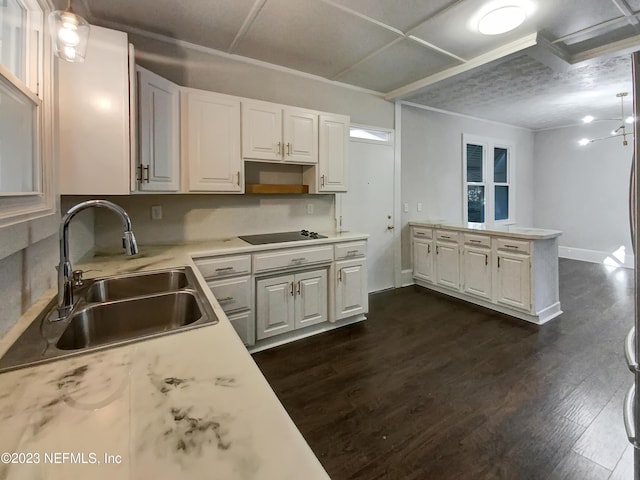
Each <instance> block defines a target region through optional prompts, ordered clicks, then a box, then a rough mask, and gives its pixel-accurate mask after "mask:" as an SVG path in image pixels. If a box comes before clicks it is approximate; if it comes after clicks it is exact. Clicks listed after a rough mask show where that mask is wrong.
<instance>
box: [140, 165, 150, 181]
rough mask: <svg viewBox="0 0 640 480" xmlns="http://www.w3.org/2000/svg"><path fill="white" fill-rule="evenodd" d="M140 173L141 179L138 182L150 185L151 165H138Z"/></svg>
mask: <svg viewBox="0 0 640 480" xmlns="http://www.w3.org/2000/svg"><path fill="white" fill-rule="evenodd" d="M138 172H139V174H140V177H139V178H138V182H140V183H143V182H147V183H149V165H142V164H139V165H138ZM144 172H146V174H147V175H146V177H145V176H144Z"/></svg>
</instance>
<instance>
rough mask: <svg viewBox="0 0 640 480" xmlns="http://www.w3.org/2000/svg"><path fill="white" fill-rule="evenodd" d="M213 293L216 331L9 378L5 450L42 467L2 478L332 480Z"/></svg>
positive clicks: (188, 252) (222, 246)
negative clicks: (27, 456)
mask: <svg viewBox="0 0 640 480" xmlns="http://www.w3.org/2000/svg"><path fill="white" fill-rule="evenodd" d="M365 238H367V235H362V234H357V233H342V234H338V235H332V236H330V238H328V239H319V240H307V241H299V242H287V243H280V244H269V245H259V246H251V245H248V244H247V243H245V242H243V241H242V240H239V239H237V238H235V239H230V240H227V241H211V242H200V243H197V244H185V245H166V246H161V245H158V246H141V247H140V254H138V255H137V256H135V257H126V256H124V255H121V254H118V255H114V254H108V253H107V254H104V255H101V254H98V255H97V256H95V257H93V258H90V259H86V261H83V262H81V263H79V264H78V265H74V268H81V269H83V270H85V271H86V272H87V273H86V277H87V278H90V277H101V276H105V275H112V274H116V273H123V272H131V271H142V270H155V269H159V268H167V267H175V266H182V265H189V266H191V267H194V263H193V260H192V257H193V256H206V255H207V254H209V255H217V254H233V253H241V252H251V251H256V250H269V249H277V248H289V247H298V246H309V245H314V244H326V243H334V242H338V241H349V240H362V239H365ZM194 271H195V274H196V276H197V277H198V281H199V282H200V283H201V285H205V286H206V283H205V281H204V279H203V278H202V276H201V274H200V273H199V272H198V271H197V270H196V269H194ZM203 290H204V292H205V294H206V295H207V298H208V300H209V301H210V302H211V305H212V306H213V309H214V312H215V313H216V315H217V316H218V318H219V319H220V321H219V323H217V324H213V325H208V326H205V327H202V328H197V329H194V330H189V331H186V332H181V333H176V334H173V335H167V336H164V337H160V338H155V339H151V340H148V341H141V342H138V343H134V344H130V345H125V346H121V347H116V348H112V349H108V350H104V351H100V352H96V353H93V354H86V355H80V356H77V357H73V358H68V359H64V360H59V361H54V362H51V363H46V364H43V365H38V366H35V367H30V368H24V369H21V370H15V371H11V372H7V373H4V374H1V375H0V422H2V435H0V452H15V453H25V454H28V453H31V454H38V455H39V458H38V461H39V463H31V464H7V463H3V462H0V479H20V480H36V479H47V480H55V479H76V478H78V479H80V478H83V479H84V478H91V479H92V480H93V479H113V478H118V479H123V480H124V479H130V480H137V479H144V478H155V479H158V480H161V479H175V478H185V479H187V478H188V479H189V480H198V479H207V480H210V479H219V480H234V479H238V480H251V479H256V480H258V479H260V480H270V479H273V480H287V479H291V480H299V479H301V478H304V479H305V480H314V479H328V478H329V477H328V475H327V474H326V472H325V471H324V469H323V468H322V466H321V465H320V462H319V461H318V459H317V458H316V457H315V455H314V454H313V452H312V451H311V449H310V448H309V446H308V445H307V443H306V441H305V440H304V438H303V437H302V435H301V434H300V432H299V431H298V429H297V428H296V426H295V425H294V424H293V422H292V420H291V419H290V417H289V416H288V414H287V412H286V411H285V410H284V408H283V407H282V405H281V403H280V401H279V400H278V398H277V397H276V395H275V394H274V392H273V390H272V389H271V387H270V386H269V384H268V383H267V381H266V379H265V378H264V377H263V375H262V373H261V372H260V370H259V369H258V367H257V365H256V364H255V363H254V361H253V359H252V357H251V356H250V355H249V353H248V352H247V350H246V348H245V347H244V345H243V344H242V342H241V341H240V339H239V338H238V336H237V335H236V333H235V331H234V330H233V327H232V326H231V324H230V323H229V321H228V319H227V317H226V316H225V314H224V312H223V311H222V309H221V308H220V306H219V304H218V302H217V301H216V300H215V298H214V297H213V295H212V294H211V291H210V290H209V289H208V288H204V289H203ZM54 295H55V291H54V290H50V291H49V292H47V294H45V295H44V296H43V298H42V299H41V300H40V301H38V302H37V303H36V304H35V305H33V306H32V307H31V308H30V309H29V310H28V311H27V312H26V313H25V315H23V316H22V317H21V318H20V320H19V321H18V323H17V324H16V326H15V327H14V328H13V329H12V330H11V331H10V332H9V333H8V334H7V335H6V336H5V337H3V338H2V339H1V340H0V354H3V353H4V352H5V351H6V350H7V349H8V348H9V346H10V345H11V344H12V343H13V342H14V341H15V339H16V338H17V337H18V336H19V335H20V333H22V331H23V330H24V329H25V328H26V327H27V326H28V325H29V324H30V323H31V321H32V320H33V319H34V318H35V317H36V316H37V314H38V313H39V312H40V311H41V310H42V309H43V308H44V307H45V306H46V305H47V304H48V302H49V301H50V300H51V299H52V298H53V296H54ZM65 452H66V453H72V454H75V455H79V454H83V456H82V457H76V460H84V461H85V462H87V463H84V464H77V463H72V462H71V461H70V459H69V458H66V459H65V458H64V457H62V456H61V455H62V453H65ZM56 453H57V454H58V457H54V456H52V455H53V454H56ZM105 454H108V455H113V456H115V458H116V459H117V458H118V457H117V456H121V463H111V464H107V463H105ZM45 455H47V456H45ZM94 455H95V456H94ZM31 460H35V457H34V456H32V457H31ZM51 461H57V463H50V462H51ZM94 461H95V462H100V463H93V462H94ZM45 462H49V463H45ZM61 462H63V463H61Z"/></svg>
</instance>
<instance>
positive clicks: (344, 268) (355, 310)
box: [335, 258, 369, 320]
mask: <svg viewBox="0 0 640 480" xmlns="http://www.w3.org/2000/svg"><path fill="white" fill-rule="evenodd" d="M335 265H336V280H335V300H336V309H335V319H336V320H341V319H343V318H347V317H352V316H354V315H359V314H364V313H367V312H368V311H369V297H368V294H367V262H366V260H365V259H364V258H361V259H357V260H343V261H340V262H336V264H335Z"/></svg>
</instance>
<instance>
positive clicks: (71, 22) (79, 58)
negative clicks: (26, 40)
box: [49, 0, 89, 62]
mask: <svg viewBox="0 0 640 480" xmlns="http://www.w3.org/2000/svg"><path fill="white" fill-rule="evenodd" d="M49 30H50V31H51V43H52V44H53V52H54V53H55V54H56V55H57V56H58V57H60V58H61V59H63V60H66V61H67V62H84V57H85V55H86V53H87V42H88V40H89V22H87V21H86V20H85V19H84V18H82V17H81V16H80V15H77V14H75V13H74V12H73V10H72V9H71V0H69V3H68V4H67V9H66V10H56V11H54V12H51V13H50V14H49Z"/></svg>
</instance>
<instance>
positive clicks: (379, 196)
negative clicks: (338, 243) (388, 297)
mask: <svg viewBox="0 0 640 480" xmlns="http://www.w3.org/2000/svg"><path fill="white" fill-rule="evenodd" d="M349 150H350V151H349V155H350V156H349V191H348V192H346V193H342V194H338V195H337V197H339V199H338V201H339V202H340V203H341V208H340V209H339V210H340V212H339V213H338V218H339V219H340V218H341V220H342V230H348V231H352V232H361V233H367V234H369V239H368V242H367V263H368V270H369V273H368V277H369V278H368V282H369V292H377V291H380V290H386V289H389V288H393V287H394V286H395V282H394V278H395V275H394V238H395V236H396V234H397V233H399V232H396V231H395V230H394V229H393V228H391V229H389V227H393V225H394V219H393V181H394V180H393V177H394V151H393V145H392V144H385V143H368V142H362V141H359V140H355V139H352V140H351V141H350V142H349ZM339 221H340V220H339Z"/></svg>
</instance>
